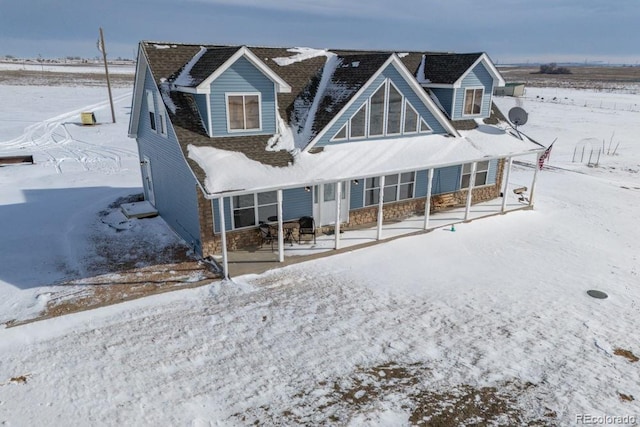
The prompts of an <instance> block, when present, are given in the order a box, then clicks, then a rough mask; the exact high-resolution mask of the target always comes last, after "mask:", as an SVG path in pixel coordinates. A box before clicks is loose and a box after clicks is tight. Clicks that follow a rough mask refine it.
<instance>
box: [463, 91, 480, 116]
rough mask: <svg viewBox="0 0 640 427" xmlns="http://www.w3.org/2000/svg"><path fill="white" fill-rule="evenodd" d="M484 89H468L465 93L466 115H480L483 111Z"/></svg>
mask: <svg viewBox="0 0 640 427" xmlns="http://www.w3.org/2000/svg"><path fill="white" fill-rule="evenodd" d="M483 94H484V89H482V88H480V89H467V90H465V91H464V115H466V116H473V115H478V114H480V112H481V111H482V96H483Z"/></svg>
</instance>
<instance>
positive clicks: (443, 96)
mask: <svg viewBox="0 0 640 427" xmlns="http://www.w3.org/2000/svg"><path fill="white" fill-rule="evenodd" d="M430 90H431V92H433V94H434V95H435V96H436V98H438V101H440V105H442V108H444V110H445V111H446V112H447V114H448V115H449V117H452V111H451V109H452V107H453V88H452V89H447V88H433V89H430Z"/></svg>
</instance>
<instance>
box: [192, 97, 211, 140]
mask: <svg viewBox="0 0 640 427" xmlns="http://www.w3.org/2000/svg"><path fill="white" fill-rule="evenodd" d="M193 97H194V99H195V101H196V105H197V106H198V111H199V112H200V120H202V124H203V125H204V128H205V129H206V130H207V132H209V134H211V129H209V119H208V118H207V117H208V116H207V114H208V112H207V95H204V94H196V95H193Z"/></svg>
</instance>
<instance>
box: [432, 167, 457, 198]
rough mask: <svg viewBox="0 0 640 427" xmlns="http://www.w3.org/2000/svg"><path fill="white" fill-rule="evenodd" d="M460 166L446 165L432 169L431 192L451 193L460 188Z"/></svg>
mask: <svg viewBox="0 0 640 427" xmlns="http://www.w3.org/2000/svg"><path fill="white" fill-rule="evenodd" d="M461 173H462V166H461V165H456V166H448V167H446V168H438V169H435V170H434V171H433V183H432V193H431V194H443V193H453V192H454V191H458V190H459V189H460V177H461Z"/></svg>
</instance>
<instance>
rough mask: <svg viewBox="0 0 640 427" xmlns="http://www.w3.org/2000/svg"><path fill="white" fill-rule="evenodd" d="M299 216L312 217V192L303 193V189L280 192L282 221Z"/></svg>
mask: <svg viewBox="0 0 640 427" xmlns="http://www.w3.org/2000/svg"><path fill="white" fill-rule="evenodd" d="M301 216H313V191H305V189H304V187H301V188H291V189H287V190H282V219H283V220H285V221H287V220H291V219H298V218H300V217H301Z"/></svg>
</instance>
